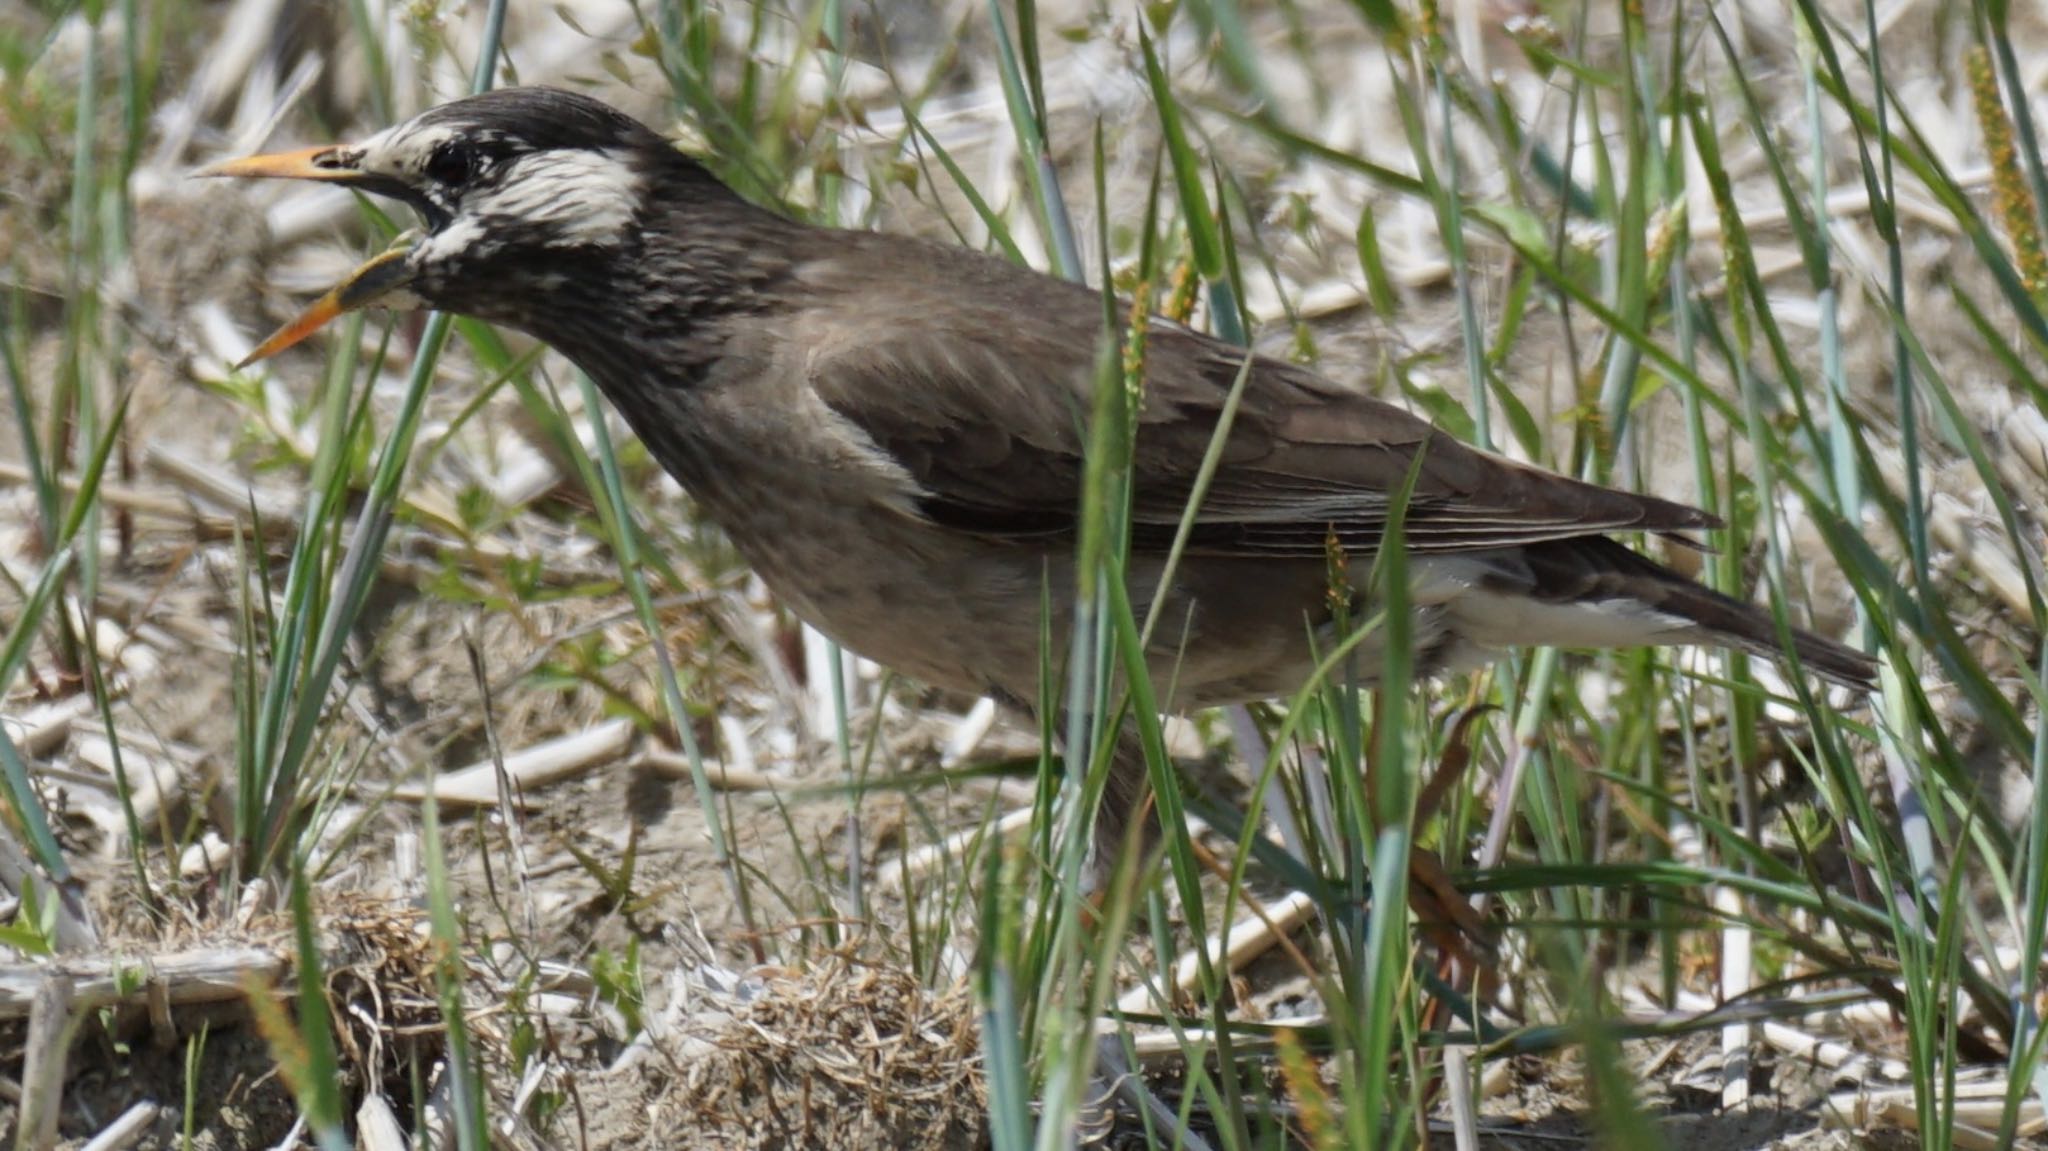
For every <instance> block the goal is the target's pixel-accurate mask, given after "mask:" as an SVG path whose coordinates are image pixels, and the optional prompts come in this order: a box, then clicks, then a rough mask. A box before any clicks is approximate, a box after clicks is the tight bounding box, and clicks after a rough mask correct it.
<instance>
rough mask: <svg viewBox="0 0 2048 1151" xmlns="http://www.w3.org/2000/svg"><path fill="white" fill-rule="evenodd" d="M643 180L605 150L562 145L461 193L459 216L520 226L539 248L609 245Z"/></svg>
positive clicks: (629, 219)
mask: <svg viewBox="0 0 2048 1151" xmlns="http://www.w3.org/2000/svg"><path fill="white" fill-rule="evenodd" d="M642 184H643V180H642V178H641V176H640V173H639V172H637V171H635V170H634V168H633V165H632V164H631V163H629V162H627V161H626V160H625V159H623V158H621V157H619V156H618V155H616V154H614V153H612V152H608V151H594V150H590V149H583V148H564V149H558V150H555V151H549V152H536V153H533V154H531V155H528V156H522V157H520V158H519V159H518V160H516V161H514V162H513V163H512V165H511V166H510V167H508V168H507V169H506V170H505V171H504V172H503V173H502V174H500V175H499V177H498V179H497V180H495V181H494V182H492V183H491V184H490V185H489V186H486V187H482V188H477V189H475V190H474V191H472V192H470V193H469V194H468V195H466V196H464V197H463V202H462V211H461V215H462V217H463V219H458V220H457V221H456V223H455V224H454V225H451V226H450V227H449V228H448V229H446V231H445V232H444V235H445V234H446V233H451V232H453V231H455V229H456V227H459V226H460V225H461V224H462V223H464V222H466V221H467V220H468V219H472V218H476V219H487V220H491V221H493V222H494V223H496V224H498V225H499V226H503V227H516V228H520V229H522V231H523V232H524V237H523V238H525V239H528V240H537V241H539V243H540V244H541V246H543V247H549V248H575V247H610V246H614V245H616V244H618V243H620V242H621V241H622V240H623V239H624V237H625V233H626V229H627V228H629V227H631V226H632V224H633V215H634V213H635V212H636V211H637V210H638V208H639V203H640V191H641V187H642Z"/></svg>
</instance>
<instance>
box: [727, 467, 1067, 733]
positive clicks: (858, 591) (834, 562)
mask: <svg viewBox="0 0 2048 1151" xmlns="http://www.w3.org/2000/svg"><path fill="white" fill-rule="evenodd" d="M714 518H715V519H717V520H719V521H720V524H721V526H722V527H724V529H725V531H726V534H727V536H728V537H730V538H731V540H732V541H733V545H734V546H735V547H736V548H737V549H738V550H739V552H740V554H741V555H742V556H744V557H745V558H746V560H747V562H748V563H749V564H751V565H752V566H753V568H754V570H755V571H756V572H757V573H758V574H759V575H760V576H761V578H762V580H763V582H765V583H766V584H767V585H768V587H769V589H770V590H772V591H773V592H774V593H775V595H776V597H777V598H778V599H780V600H781V601H782V602H783V604H784V605H785V606H787V607H788V608H789V609H790V611H792V612H793V613H795V614H796V616H797V617H798V618H799V619H802V620H803V621H804V622H805V623H807V624H810V625H811V626H812V627H815V628H817V629H818V630H819V631H820V632H823V633H824V634H825V635H827V636H830V637H831V638H832V639H834V640H836V641H838V642H839V643H840V644H841V645H842V646H844V647H845V648H846V649H847V650H849V651H852V652H855V653H856V654H859V655H861V656H864V657H866V658H868V659H871V660H874V661H875V662H876V663H879V664H881V665H883V666H884V667H888V668H890V669H892V670H895V671H897V672H900V673H902V674H904V675H906V676H909V677H911V678H912V679H915V680H919V681H922V682H924V683H927V684H931V685H933V686H937V687H943V688H948V689H951V690H955V691H961V692H968V693H973V694H981V693H984V692H987V691H990V690H991V689H995V688H1001V689H1003V690H1005V691H1008V692H1012V693H1020V692H1021V693H1025V694H1026V697H1027V698H1030V697H1031V696H1033V695H1035V692H1036V678H1037V669H1038V666H1039V663H1038V658H1039V634H1040V615H1041V606H1040V605H1041V603H1042V602H1043V601H1044V599H1045V598H1046V597H1045V596H1044V595H1043V594H1042V589H1048V588H1049V589H1050V590H1051V592H1052V595H1051V597H1050V598H1051V601H1052V602H1053V604H1054V605H1055V608H1054V610H1055V614H1054V618H1053V619H1052V620H1051V621H1049V622H1050V624H1051V626H1052V629H1053V634H1054V635H1064V634H1065V632H1066V629H1067V627H1068V623H1067V618H1068V617H1067V614H1066V605H1067V604H1068V602H1070V597H1071V580H1072V577H1071V574H1070V572H1071V565H1070V564H1068V563H1066V562H1065V561H1064V559H1063V558H1061V557H1059V556H1057V555H1052V556H1048V555H1045V554H1041V553H1038V552H1034V551H1027V550H1024V549H1018V548H1012V547H1007V546H1003V545H999V544H990V543H988V542H986V541H981V540H976V539H973V538H971V537H964V536H959V535H957V534H955V533H951V532H947V531H944V530H942V529H939V528H935V527H932V526H930V525H928V524H925V523H922V522H920V521H918V520H915V519H913V518H911V517H909V516H907V515H904V514H903V513H900V512H897V511H893V510H890V509H887V508H882V507H877V506H874V505H865V506H863V505H860V504H856V503H851V502H845V503H819V502H815V501H810V500H794V501H788V502H784V501H781V500H772V501H771V500H763V501H759V502H757V503H755V504H754V505H753V506H752V507H751V508H749V509H747V510H745V511H744V512H738V511H736V512H735V513H734V514H729V515H714ZM1048 580H1050V581H1052V582H1051V583H1047V582H1046V581H1048ZM1024 677H1028V678H1024Z"/></svg>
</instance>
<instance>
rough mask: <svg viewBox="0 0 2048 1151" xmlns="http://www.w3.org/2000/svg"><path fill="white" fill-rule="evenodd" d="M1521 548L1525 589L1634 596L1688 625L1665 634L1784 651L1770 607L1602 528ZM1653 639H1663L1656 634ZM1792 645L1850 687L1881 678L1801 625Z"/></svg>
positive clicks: (1552, 597) (1567, 599)
mask: <svg viewBox="0 0 2048 1151" xmlns="http://www.w3.org/2000/svg"><path fill="white" fill-rule="evenodd" d="M1520 550H1521V553H1522V554H1521V557H1520V558H1521V559H1522V560H1523V561H1524V563H1526V565H1527V569H1528V573H1529V576H1530V577H1531V585H1530V586H1528V587H1526V588H1524V589H1523V590H1524V593H1525V594H1529V595H1533V596H1535V597H1536V598H1538V599H1542V600H1547V601H1549V602H1552V603H1560V604H1562V603H1575V602H1578V603H1612V602H1614V601H1617V600H1620V601H1634V602H1636V603H1639V604H1641V605H1643V606H1644V607H1646V608H1649V609H1651V610H1652V611H1654V612H1655V613H1657V614H1658V615H1661V616H1667V617H1676V618H1678V619H1680V620H1684V621H1685V623H1686V625H1688V626H1685V627H1683V628H1681V629H1679V630H1678V631H1677V632H1676V633H1675V634H1672V635H1671V636H1669V638H1668V642H1692V643H1714V644H1722V645H1725V646H1727V647H1732V648H1736V649H1738V650H1740V651H1746V652H1749V653H1751V654H1754V655H1760V656H1765V657H1767V658H1771V659H1782V658H1784V655H1785V648H1784V645H1783V644H1782V643H1780V642H1779V637H1778V627H1777V624H1776V623H1775V622H1773V621H1772V619H1771V616H1770V613H1768V612H1766V611H1763V610H1761V609H1759V608H1757V607H1755V606H1753V605H1750V604H1746V603H1743V602H1741V601H1739V600H1734V599H1730V598H1728V597H1727V596H1725V595H1722V594H1721V593H1720V592H1717V591H1715V590H1713V589H1712V588H1709V587H1706V586H1704V585H1701V584H1697V583H1694V582H1693V581H1692V580H1689V579H1687V578H1685V577H1684V576H1682V575H1679V574H1678V573H1677V572H1675V571H1672V570H1671V569H1669V568H1667V567H1664V566H1662V565H1660V564H1658V563H1656V562H1654V561H1652V560H1649V559H1646V558H1644V557H1643V556H1640V555H1638V554H1636V553H1635V552H1632V551H1630V550H1629V549H1628V548H1626V547H1623V546H1622V545H1621V544H1620V543H1619V542H1617V541H1615V540H1612V539H1608V538H1606V537H1605V536H1579V537H1577V538H1574V539H1566V540H1556V541H1554V542H1550V543H1542V544H1532V545H1528V546H1525V547H1524V548H1522V549H1520ZM1652 642H1660V641H1655V640H1653V641H1652ZM1792 648H1793V650H1794V651H1795V652H1796V653H1797V654H1798V656H1799V663H1800V664H1801V666H1803V667H1804V668H1805V669H1806V670H1807V671H1810V672H1813V673H1814V674H1816V675H1818V676H1821V677H1822V678H1824V679H1827V680H1831V681H1833V682H1835V683H1839V684H1843V685H1846V686H1848V687H1854V688H1863V689H1870V688H1874V687H1876V686H1877V664H1876V662H1875V661H1874V660H1872V659H1871V658H1870V657H1869V656H1867V655H1865V654H1863V653H1862V652H1860V651H1857V650H1855V649H1854V648H1850V647H1846V646H1844V645H1842V644H1839V643H1836V642H1835V641H1834V640H1831V639H1827V638H1825V637H1823V636H1818V635H1815V634H1813V633H1812V632H1809V631H1804V630H1802V629H1800V628H1793V629H1792Z"/></svg>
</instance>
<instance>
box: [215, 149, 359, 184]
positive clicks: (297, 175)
mask: <svg viewBox="0 0 2048 1151" xmlns="http://www.w3.org/2000/svg"><path fill="white" fill-rule="evenodd" d="M358 154H359V153H358V152H357V150H356V149H354V148H346V147H339V146H336V145H333V144H322V145H320V146H319V147H315V148H300V149H298V150H297V151H293V152H273V153H271V154H270V155H268V156H244V157H242V158H241V159H239V160H224V161H222V162H220V163H218V164H212V165H209V166H207V167H204V168H201V169H199V170H198V171H197V172H194V173H192V174H193V175H195V176H257V177H261V178H264V179H271V180H324V181H326V182H328V183H331V184H361V183H366V182H367V181H368V177H367V176H366V174H365V173H364V172H363V171H362V170H361V169H359V168H357V167H356V165H355V161H356V157H357V156H358Z"/></svg>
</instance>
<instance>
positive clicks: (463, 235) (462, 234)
mask: <svg viewBox="0 0 2048 1151" xmlns="http://www.w3.org/2000/svg"><path fill="white" fill-rule="evenodd" d="M500 243H502V241H501V240H495V239H492V238H491V237H489V236H488V235H486V234H485V233H484V227H483V225H482V224H481V223H479V222H478V221H477V218H476V217H474V216H469V215H464V216H462V217H460V218H458V219H456V220H455V221H454V222H453V223H450V224H449V225H448V226H447V227H445V228H442V229H441V230H440V231H438V232H430V233H428V234H427V238H426V239H424V240H422V241H420V243H419V244H418V246H417V247H416V248H415V251H416V252H417V253H418V254H417V255H416V256H415V257H414V259H415V260H416V261H417V262H418V263H419V264H420V265H421V266H423V267H433V266H435V265H437V264H440V263H442V262H444V261H447V260H449V259H451V258H454V257H458V256H468V257H470V258H472V259H474V258H476V257H478V256H485V255H489V254H490V253H491V252H493V251H496V250H497V248H498V246H499V244H500Z"/></svg>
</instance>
